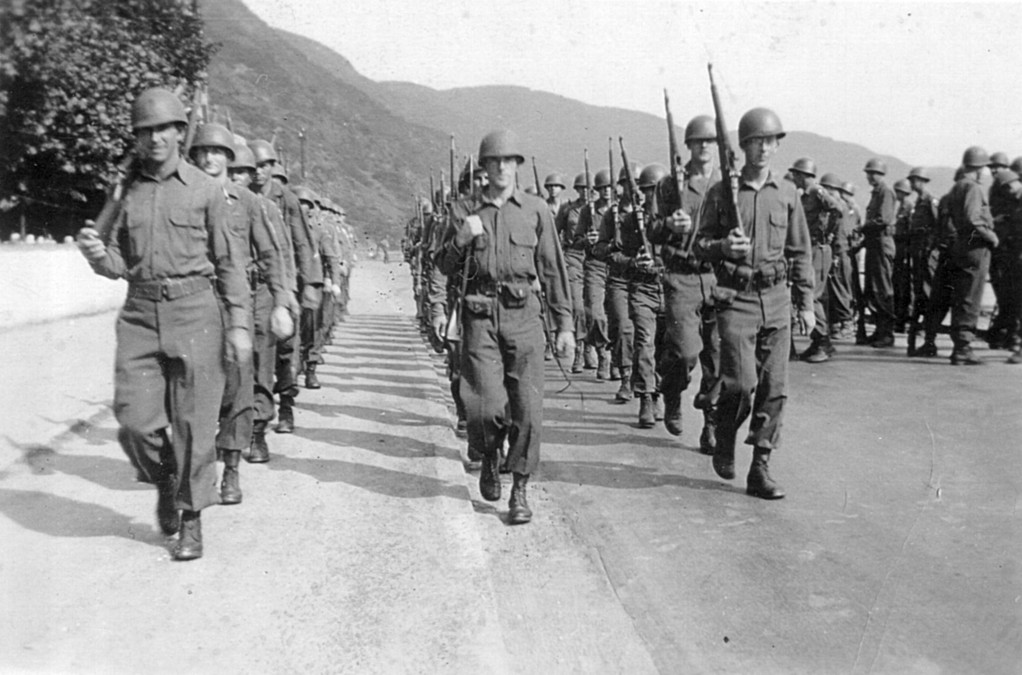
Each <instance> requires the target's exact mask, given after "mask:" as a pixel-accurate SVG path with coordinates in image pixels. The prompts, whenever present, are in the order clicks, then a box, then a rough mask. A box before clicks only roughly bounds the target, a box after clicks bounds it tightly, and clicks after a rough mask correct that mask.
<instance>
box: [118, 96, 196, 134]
mask: <svg viewBox="0 0 1022 675" xmlns="http://www.w3.org/2000/svg"><path fill="white" fill-rule="evenodd" d="M170 123H178V124H188V114H187V113H186V112H185V106H184V104H183V103H181V99H179V98H178V97H177V96H175V95H174V92H172V91H168V90H167V89H163V88H161V87H153V88H152V89H146V90H145V91H143V92H142V93H141V94H139V95H138V98H136V99H135V101H134V103H132V104H131V128H132V129H145V128H146V127H158V126H160V125H161V124H170Z"/></svg>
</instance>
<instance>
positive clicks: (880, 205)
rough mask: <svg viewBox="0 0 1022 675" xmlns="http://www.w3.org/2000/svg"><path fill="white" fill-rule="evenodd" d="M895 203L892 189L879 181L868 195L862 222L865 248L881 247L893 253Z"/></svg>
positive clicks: (896, 201) (895, 199) (895, 198)
mask: <svg viewBox="0 0 1022 675" xmlns="http://www.w3.org/2000/svg"><path fill="white" fill-rule="evenodd" d="M897 203H898V199H897V197H895V195H894V190H892V189H891V188H890V187H888V186H887V184H886V183H884V182H883V181H879V182H878V183H877V184H876V186H875V187H874V188H873V192H872V194H871V195H870V197H869V204H868V205H867V206H866V220H865V222H864V223H863V224H862V235H863V239H864V240H865V241H864V243H865V245H866V248H877V249H879V248H882V249H884V250H885V252H889V253H890V254H891V255H894V220H895V216H896V213H897Z"/></svg>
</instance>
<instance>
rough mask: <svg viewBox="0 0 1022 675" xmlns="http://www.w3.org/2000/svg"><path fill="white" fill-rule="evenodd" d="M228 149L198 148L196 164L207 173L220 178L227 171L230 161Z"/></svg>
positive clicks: (196, 150)
mask: <svg viewBox="0 0 1022 675" xmlns="http://www.w3.org/2000/svg"><path fill="white" fill-rule="evenodd" d="M230 161H231V160H230V158H229V157H228V156H227V151H226V150H224V149H223V148H205V147H203V148H196V149H195V166H197V167H199V168H200V169H202V170H203V171H204V172H205V173H206V174H207V175H209V176H213V178H219V177H220V176H222V175H224V172H225V171H227V164H228V163H229V162H230Z"/></svg>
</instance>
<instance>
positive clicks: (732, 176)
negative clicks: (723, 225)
mask: <svg viewBox="0 0 1022 675" xmlns="http://www.w3.org/2000/svg"><path fill="white" fill-rule="evenodd" d="M706 69H707V70H708V71H709V73H710V95H711V96H712V97H713V114H714V116H715V117H716V120H715V122H716V127H717V150H718V152H719V154H720V173H721V183H722V185H721V188H722V189H723V191H724V209H725V217H726V218H727V219H728V221H729V222H728V225H729V226H730V227H729V228H728V231H729V232H737V233H738V234H739V235H741V236H743V237H744V236H745V230H744V228H743V227H742V215H741V212H739V210H738V180H739V173H738V167H737V162H736V160H735V151H734V150H733V149H732V148H731V140H730V139H729V138H728V135H727V125H726V124H725V123H724V108H723V106H721V104H720V94H719V93H718V92H717V83H716V81H715V80H714V79H713V64H712V63H708V64H706ZM694 235H695V231H694V229H693V236H694Z"/></svg>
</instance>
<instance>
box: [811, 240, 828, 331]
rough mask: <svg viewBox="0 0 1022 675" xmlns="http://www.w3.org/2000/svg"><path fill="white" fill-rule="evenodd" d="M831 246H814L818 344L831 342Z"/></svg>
mask: <svg viewBox="0 0 1022 675" xmlns="http://www.w3.org/2000/svg"><path fill="white" fill-rule="evenodd" d="M830 268H831V253H830V246H828V245H826V244H824V245H818V246H813V272H814V274H815V276H816V279H815V281H816V283H815V284H814V286H813V314H815V315H816V327H815V328H813V336H812V337H813V339H814V341H815V342H816V343H817V344H821V343H822V344H829V342H830V295H829V294H828V292H827V279H828V277H829V276H830Z"/></svg>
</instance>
